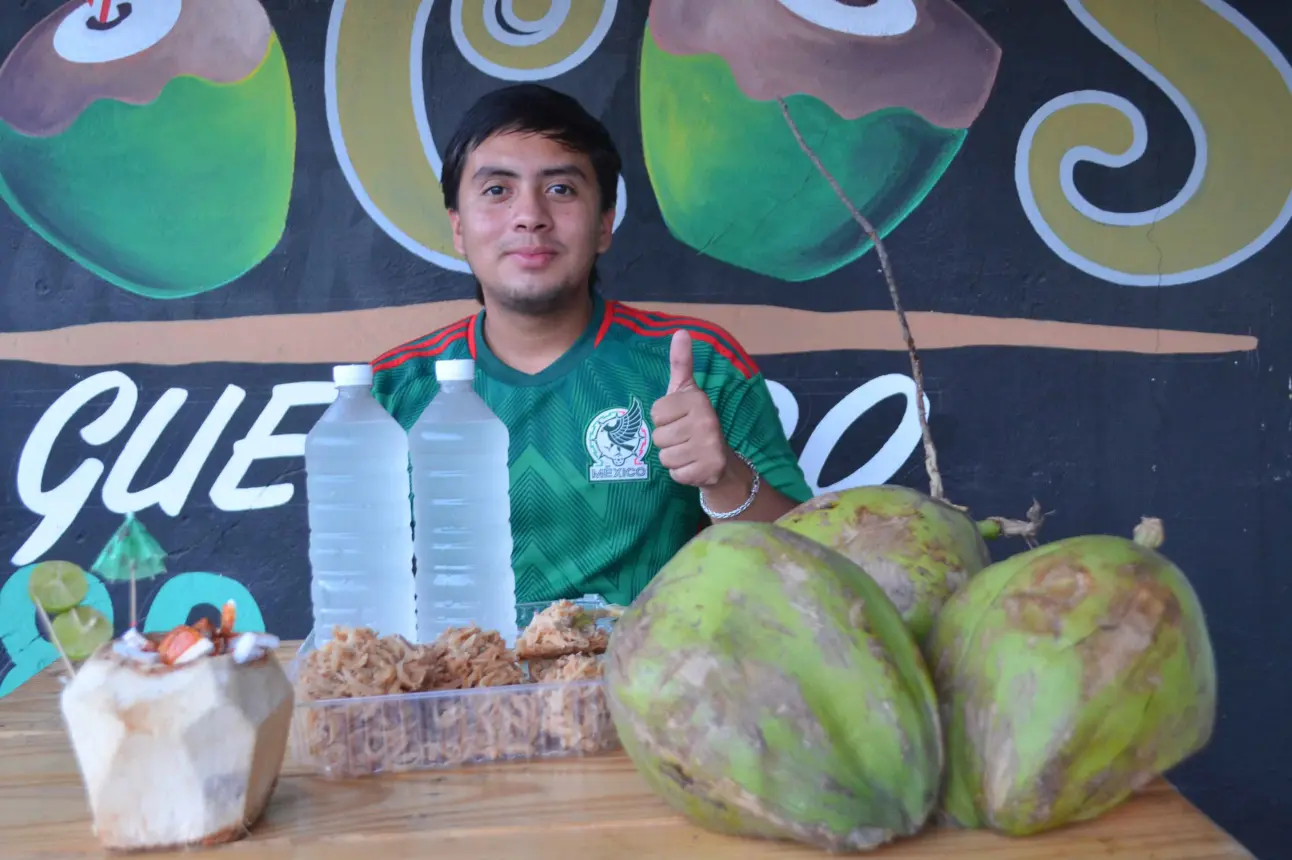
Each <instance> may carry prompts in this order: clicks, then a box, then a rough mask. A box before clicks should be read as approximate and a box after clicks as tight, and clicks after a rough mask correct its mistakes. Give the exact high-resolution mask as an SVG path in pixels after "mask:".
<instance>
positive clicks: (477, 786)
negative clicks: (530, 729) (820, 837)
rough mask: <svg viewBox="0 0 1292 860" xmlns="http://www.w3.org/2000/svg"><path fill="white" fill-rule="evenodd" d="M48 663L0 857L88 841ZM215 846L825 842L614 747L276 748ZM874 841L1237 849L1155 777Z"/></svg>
mask: <svg viewBox="0 0 1292 860" xmlns="http://www.w3.org/2000/svg"><path fill="white" fill-rule="evenodd" d="M294 652H295V647H294V646H293V647H285V648H284V649H283V657H284V659H290V655H291V654H292V653H294ZM55 668H56V667H51V669H49V670H46V672H44V673H42V674H41V675H38V676H37V677H35V678H33V679H32V680H31V681H29V682H28V683H27V684H25V685H24V686H22V687H20V688H19V689H18V690H16V691H14V692H13V693H11V694H10V695H9V696H7V697H6V698H4V699H0V860H9V858H24V857H33V858H35V857H54V856H58V857H85V856H102V855H103V851H102V850H101V849H100V848H99V846H98V843H97V842H96V841H95V839H94V836H93V835H92V833H91V831H90V817H89V810H88V808H87V806H86V801H85V796H84V794H83V791H82V788H81V780H80V776H79V775H78V773H77V769H76V762H75V760H74V759H73V757H72V752H71V748H70V746H69V744H68V742H67V738H66V735H65V734H64V732H63V726H62V721H61V718H60V716H59V711H58V699H57V696H58V690H59V683H58V681H57V678H56V672H55ZM214 851H215V853H219V854H227V855H230V856H233V855H236V856H237V857H239V858H245V860H270V858H289V857H290V858H310V860H332V858H336V860H342V858H344V860H353V858H363V860H371V858H375V857H377V856H378V852H382V853H387V854H389V855H390V856H393V857H400V858H405V857H432V858H434V857H451V858H464V860H475V858H480V859H481V860H526V858H533V860H549V858H550V860H571V858H578V860H600V858H607V860H619V858H633V860H652V859H653V858H658V860H684V858H688V857H696V858H705V860H757V858H762V857H826V856H828V855H826V854H824V853H821V852H817V851H813V850H810V849H806V848H802V847H799V846H795V845H789V844H782V843H771V842H759V841H753V840H746V839H735V838H729V837H722V836H716V835H711V834H709V833H707V832H705V831H703V830H700V829H698V828H695V827H692V826H690V825H688V824H687V823H686V822H685V821H683V820H682V819H681V818H679V817H678V816H676V815H674V814H672V813H671V812H670V811H669V810H668V808H667V807H665V806H664V804H663V803H661V802H660V801H659V800H657V799H656V798H655V796H654V795H653V794H652V793H651V791H650V789H648V788H647V786H646V784H645V783H644V782H643V781H642V779H641V778H640V777H639V776H638V775H637V774H636V772H635V771H634V770H633V768H632V765H631V764H630V763H629V762H628V760H627V759H626V758H625V757H624V756H622V755H619V754H616V755H608V756H602V757H597V758H588V759H572V760H571V759H567V760H564V761H547V762H541V763H535V764H499V765H493V766H488V767H476V768H470V769H464V770H459V771H447V772H443V771H442V772H426V773H421V774H416V775H402V776H384V777H370V778H367V779H361V780H353V781H347V782H332V781H326V780H323V779H320V778H317V777H313V776H310V775H307V774H306V773H304V772H303V770H302V769H301V768H300V767H299V766H298V765H297V764H295V763H294V762H293V761H291V758H290V753H289V760H288V762H287V765H286V767H285V771H284V777H283V779H282V780H281V782H280V783H279V786H278V790H277V791H276V793H275V794H274V797H273V799H272V800H271V802H270V806H269V809H268V811H267V812H266V815H265V818H264V819H262V820H261V822H260V823H259V824H258V825H257V826H256V827H255V829H254V830H253V832H252V834H251V835H250V836H249V837H248V838H247V839H245V840H243V841H241V842H237V843H233V844H231V845H228V846H225V847H222V848H219V849H214ZM147 856H148V857H150V858H158V857H169V856H172V855H170V854H160V855H157V854H151V855H147ZM174 856H177V857H178V856H181V855H178V854H176V855H174ZM187 856H188V857H190V858H191V857H192V854H191V853H190V854H188V855H187ZM877 856H879V857H883V858H890V857H891V858H894V860H902V858H904V860H933V858H953V857H954V858H962V860H969V858H982V860H1033V858H1035V860H1042V858H1044V860H1078V858H1081V860H1085V858H1101V860H1149V858H1152V860H1176V858H1179V860H1213V858H1250V857H1251V856H1252V855H1251V854H1250V853H1248V852H1247V851H1246V850H1244V849H1243V847H1242V846H1241V845H1239V844H1238V843H1237V842H1235V841H1234V840H1233V839H1231V838H1230V837H1229V836H1227V835H1226V834H1225V833H1224V832H1222V831H1221V830H1220V829H1219V828H1217V827H1216V826H1215V825H1214V824H1212V823H1211V822H1210V821H1209V820H1208V819H1207V818H1206V817H1205V816H1203V815H1202V814H1201V813H1200V812H1198V810H1196V809H1195V808H1194V807H1193V806H1191V805H1190V804H1189V803H1188V802H1187V801H1186V800H1185V799H1184V798H1183V797H1181V796H1180V794H1179V793H1178V792H1176V791H1175V789H1173V788H1172V787H1171V786H1170V785H1169V784H1167V783H1166V782H1165V781H1159V782H1157V783H1156V784H1154V785H1153V786H1151V787H1150V788H1149V789H1148V790H1147V791H1146V792H1145V793H1144V794H1143V795H1142V796H1140V797H1138V798H1136V799H1135V800H1133V801H1131V802H1129V803H1127V804H1125V805H1124V806H1122V807H1121V808H1119V809H1117V810H1115V811H1113V812H1112V813H1110V814H1109V815H1107V816H1105V817H1104V818H1103V819H1101V820H1099V821H1096V822H1093V823H1090V824H1085V825H1076V826H1073V827H1069V828H1066V829H1064V830H1062V831H1057V832H1054V833H1051V834H1047V835H1044V836H1039V837H1033V838H1030V839H1020V840H1009V839H1003V838H999V837H996V836H992V835H989V834H986V833H981V832H952V831H937V832H931V833H928V834H925V835H922V836H920V837H918V838H915V839H910V840H904V841H902V842H900V843H896V844H894V845H892V846H889V847H887V848H884V849H882V850H881V851H879V852H877Z"/></svg>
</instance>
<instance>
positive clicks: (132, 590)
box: [130, 561, 139, 630]
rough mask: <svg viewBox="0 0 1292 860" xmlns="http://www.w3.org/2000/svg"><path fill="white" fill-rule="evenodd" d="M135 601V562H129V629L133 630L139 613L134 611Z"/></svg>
mask: <svg viewBox="0 0 1292 860" xmlns="http://www.w3.org/2000/svg"><path fill="white" fill-rule="evenodd" d="M136 606H137V604H136V603H135V563H134V562H133V561H132V562H130V629H131V630H134V629H136V628H137V627H138V626H139V613H138V612H137V611H136Z"/></svg>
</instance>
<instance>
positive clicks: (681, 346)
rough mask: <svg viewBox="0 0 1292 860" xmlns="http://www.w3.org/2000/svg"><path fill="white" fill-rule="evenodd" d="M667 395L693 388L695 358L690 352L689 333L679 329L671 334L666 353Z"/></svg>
mask: <svg viewBox="0 0 1292 860" xmlns="http://www.w3.org/2000/svg"><path fill="white" fill-rule="evenodd" d="M668 364H669V378H668V393H669V394H673V393H674V392H677V391H686V390H687V389H690V388H695V358H694V356H693V355H692V352H691V333H690V332H688V331H686V330H685V329H679V330H678V331H676V332H674V333H673V342H672V344H671V345H670V346H669V351H668Z"/></svg>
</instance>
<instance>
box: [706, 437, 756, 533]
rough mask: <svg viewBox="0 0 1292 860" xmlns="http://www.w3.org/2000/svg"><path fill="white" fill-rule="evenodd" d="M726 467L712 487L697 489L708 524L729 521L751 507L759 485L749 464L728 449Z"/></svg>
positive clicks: (752, 467)
mask: <svg viewBox="0 0 1292 860" xmlns="http://www.w3.org/2000/svg"><path fill="white" fill-rule="evenodd" d="M728 452H729V453H728V455H727V465H726V466H725V467H724V468H723V470H722V474H721V475H719V476H718V479H717V480H716V481H714V483H713V484H711V485H709V486H707V487H701V488H700V507H701V508H702V509H704V513H705V514H706V515H708V517H709V518H710V519H711V520H718V519H729V518H731V517H735V516H738V515H739V514H741V513H744V512H745V510H747V509H748V508H749V506H750V505H751V504H753V501H754V498H755V497H756V496H757V495H758V490H759V488H760V486H761V484H762V479H761V478H760V477H759V475H758V472H757V470H755V469H754V465H753V463H751V462H750V461H749V459H748V458H746V457H745V456H744V455H742V454H739V453H737V452H736V451H734V450H730V449H728Z"/></svg>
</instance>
